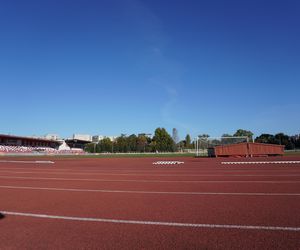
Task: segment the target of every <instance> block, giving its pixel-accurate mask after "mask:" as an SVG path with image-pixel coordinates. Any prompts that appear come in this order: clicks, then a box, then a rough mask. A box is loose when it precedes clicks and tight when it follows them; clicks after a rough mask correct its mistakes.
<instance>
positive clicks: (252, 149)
mask: <svg viewBox="0 0 300 250" xmlns="http://www.w3.org/2000/svg"><path fill="white" fill-rule="evenodd" d="M283 153H284V146H283V145H274V144H264V143H239V144H231V145H221V146H216V147H214V148H213V149H210V156H214V157H220V156H242V157H251V156H260V155H283Z"/></svg>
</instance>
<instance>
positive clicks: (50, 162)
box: [0, 160, 54, 164]
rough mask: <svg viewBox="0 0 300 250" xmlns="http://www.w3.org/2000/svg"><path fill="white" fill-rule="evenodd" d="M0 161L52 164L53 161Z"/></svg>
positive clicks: (5, 161) (2, 161) (4, 161)
mask: <svg viewBox="0 0 300 250" xmlns="http://www.w3.org/2000/svg"><path fill="white" fill-rule="evenodd" d="M0 163H27V164H54V161H8V160H0Z"/></svg>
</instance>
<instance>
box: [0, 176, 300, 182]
mask: <svg viewBox="0 0 300 250" xmlns="http://www.w3.org/2000/svg"><path fill="white" fill-rule="evenodd" d="M0 179H23V180H26V179H27V180H53V181H96V182H143V183H144V182H148V183H300V181H231V180H229V181H220V180H177V181H176V180H116V179H114V180H112V179H77V178H74V179H73V178H54V177H53V178H52V177H26V176H3V175H2V176H0Z"/></svg>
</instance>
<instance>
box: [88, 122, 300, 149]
mask: <svg viewBox="0 0 300 250" xmlns="http://www.w3.org/2000/svg"><path fill="white" fill-rule="evenodd" d="M253 135H254V134H253V133H252V132H251V131H249V130H244V129H238V130H237V131H236V132H235V133H234V134H232V135H231V134H223V135H222V137H237V136H238V137H239V136H247V137H248V138H249V141H250V142H252V141H254V142H258V143H269V144H278V145H284V146H285V149H287V150H290V149H295V148H300V136H299V135H295V136H288V135H286V134H284V133H277V134H275V135H272V134H261V135H260V136H258V137H256V138H255V139H254V138H253ZM198 137H200V138H206V139H207V138H209V135H208V134H202V135H199V136H198ZM230 142H231V141H230V139H226V143H230ZM221 143H222V142H221ZM232 143H234V140H232ZM194 147H195V142H194V141H193V140H192V139H191V136H190V135H189V134H187V135H186V136H185V139H184V140H181V141H179V137H178V131H177V129H176V128H174V129H173V130H172V136H171V135H170V134H169V133H168V132H167V130H166V129H165V128H157V129H156V130H155V132H154V136H153V137H152V138H151V137H150V136H148V135H147V134H139V135H135V134H132V135H129V136H127V135H125V134H122V135H121V136H119V137H117V138H116V139H115V140H113V141H112V140H110V138H108V137H106V138H104V139H102V140H100V141H99V142H98V143H89V144H87V145H86V146H85V151H87V152H89V153H130V152H138V153H143V152H145V153H147V152H177V151H181V150H183V149H193V148H194Z"/></svg>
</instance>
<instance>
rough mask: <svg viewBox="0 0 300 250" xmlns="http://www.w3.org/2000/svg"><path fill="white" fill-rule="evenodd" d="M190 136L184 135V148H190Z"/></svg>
mask: <svg viewBox="0 0 300 250" xmlns="http://www.w3.org/2000/svg"><path fill="white" fill-rule="evenodd" d="M191 146H192V144H191V136H190V135H189V134H187V135H186V137H185V147H186V148H191Z"/></svg>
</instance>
